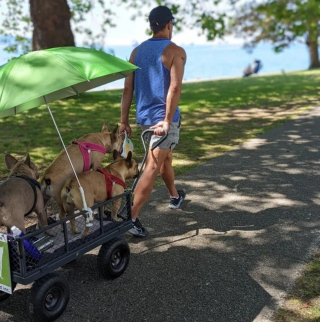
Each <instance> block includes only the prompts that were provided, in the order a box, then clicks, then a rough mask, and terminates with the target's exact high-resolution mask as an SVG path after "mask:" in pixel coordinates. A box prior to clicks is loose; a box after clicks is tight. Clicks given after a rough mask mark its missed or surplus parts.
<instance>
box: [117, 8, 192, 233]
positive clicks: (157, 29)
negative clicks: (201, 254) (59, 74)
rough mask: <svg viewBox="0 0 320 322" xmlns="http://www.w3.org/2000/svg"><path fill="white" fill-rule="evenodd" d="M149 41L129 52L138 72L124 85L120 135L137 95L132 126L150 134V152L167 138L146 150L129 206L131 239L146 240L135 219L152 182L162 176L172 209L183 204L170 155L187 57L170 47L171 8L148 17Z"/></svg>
mask: <svg viewBox="0 0 320 322" xmlns="http://www.w3.org/2000/svg"><path fill="white" fill-rule="evenodd" d="M149 22H150V28H151V30H152V33H153V35H152V38H150V39H148V40H146V41H144V42H143V43H141V44H140V45H139V46H138V47H137V48H135V49H134V50H133V52H132V53H131V56H130V60H129V61H130V62H131V63H133V64H135V65H136V66H138V67H140V68H139V69H137V70H136V71H135V72H134V73H132V74H130V75H129V76H128V77H127V78H126V80H125V85H124V90H123V94H122V100H121V126H120V134H123V133H124V131H127V134H128V136H130V135H131V127H130V125H129V110H130V106H131V102H132V98H133V93H135V100H136V119H137V120H136V121H137V124H140V126H141V128H142V130H145V129H148V128H150V129H153V130H154V134H153V135H152V136H151V139H150V144H149V146H150V147H152V146H153V145H155V144H156V143H157V141H159V140H160V139H161V137H162V136H163V135H164V134H165V131H167V132H168V136H167V138H166V139H165V141H164V142H162V143H161V144H160V145H159V146H158V147H157V148H156V149H154V150H153V151H151V150H150V149H149V152H148V156H147V160H146V165H145V169H144V171H143V173H142V175H141V177H140V179H139V181H138V183H137V186H136V188H135V191H134V201H133V206H132V222H133V228H132V229H130V232H131V233H132V234H133V235H134V236H138V237H145V235H146V230H145V228H144V227H143V226H142V225H141V223H140V221H139V219H138V218H137V217H138V215H139V212H140V211H141V209H142V207H143V205H144V204H145V202H146V201H147V200H148V198H149V196H150V194H151V191H152V189H153V186H154V182H155V179H156V176H157V175H158V173H159V172H160V174H161V176H162V179H163V181H164V183H165V184H166V187H167V189H168V191H169V194H170V204H169V207H170V208H171V209H178V208H180V206H181V203H182V201H183V200H184V199H185V196H186V192H185V190H184V189H183V190H177V189H176V188H175V185H174V171H173V168H172V149H173V148H174V147H175V145H176V144H177V143H178V141H179V131H180V110H179V107H178V102H179V99H180V93H181V86H182V78H183V73H184V65H185V63H186V53H185V51H184V49H182V48H181V47H179V46H177V45H176V44H174V43H173V42H172V41H171V37H172V30H173V26H174V17H173V15H172V12H171V11H170V9H169V8H167V7H165V6H159V7H156V8H154V9H153V10H151V12H150V15H149Z"/></svg>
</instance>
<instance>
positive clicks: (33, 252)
mask: <svg viewBox="0 0 320 322" xmlns="http://www.w3.org/2000/svg"><path fill="white" fill-rule="evenodd" d="M11 231H12V234H13V236H14V237H22V236H24V233H23V232H22V231H21V230H20V229H19V228H18V227H16V226H12V227H11ZM23 245H24V249H25V250H26V252H27V253H28V255H29V256H31V257H32V258H34V259H36V260H39V259H40V256H41V253H40V252H39V250H38V249H37V248H36V247H35V246H34V245H33V243H32V241H31V240H29V239H27V238H25V239H24V240H23Z"/></svg>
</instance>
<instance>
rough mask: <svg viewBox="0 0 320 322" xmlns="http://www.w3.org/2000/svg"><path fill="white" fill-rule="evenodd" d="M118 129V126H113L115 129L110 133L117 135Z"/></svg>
mask: <svg viewBox="0 0 320 322" xmlns="http://www.w3.org/2000/svg"><path fill="white" fill-rule="evenodd" d="M118 128H119V125H118V124H117V125H116V126H115V128H114V129H113V131H112V133H113V134H117V133H118Z"/></svg>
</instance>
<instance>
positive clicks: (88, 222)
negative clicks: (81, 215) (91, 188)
mask: <svg viewBox="0 0 320 322" xmlns="http://www.w3.org/2000/svg"><path fill="white" fill-rule="evenodd" d="M83 210H85V211H86V212H87V215H86V227H92V226H93V224H92V220H93V216H92V209H91V208H86V209H83Z"/></svg>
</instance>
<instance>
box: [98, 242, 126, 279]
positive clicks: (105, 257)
mask: <svg viewBox="0 0 320 322" xmlns="http://www.w3.org/2000/svg"><path fill="white" fill-rule="evenodd" d="M129 260H130V248H129V245H128V243H127V242H126V241H125V240H124V239H123V238H120V237H115V238H113V239H111V240H109V241H108V242H106V243H104V244H103V245H102V246H101V247H100V250H99V254H98V258H97V264H98V270H99V273H100V274H101V275H102V276H103V277H104V278H106V279H113V278H116V277H119V276H120V275H122V274H123V273H124V271H125V270H126V268H127V266H128V264H129Z"/></svg>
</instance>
